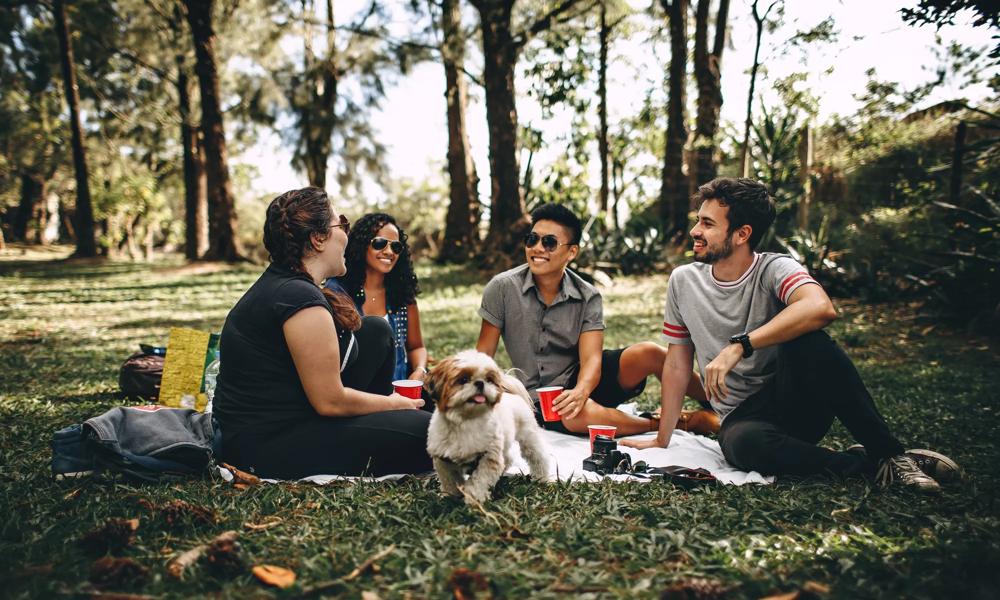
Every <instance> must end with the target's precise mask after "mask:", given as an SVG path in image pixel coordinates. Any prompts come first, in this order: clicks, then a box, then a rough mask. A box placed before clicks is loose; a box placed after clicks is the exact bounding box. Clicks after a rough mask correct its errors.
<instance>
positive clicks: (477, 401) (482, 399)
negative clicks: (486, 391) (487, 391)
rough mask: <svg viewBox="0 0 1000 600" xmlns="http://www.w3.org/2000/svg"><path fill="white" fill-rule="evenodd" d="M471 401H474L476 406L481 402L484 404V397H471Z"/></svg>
mask: <svg viewBox="0 0 1000 600" xmlns="http://www.w3.org/2000/svg"><path fill="white" fill-rule="evenodd" d="M472 399H473V400H475V401H476V404H482V403H483V402H486V396H484V395H482V394H478V395H476V396H473V397H472Z"/></svg>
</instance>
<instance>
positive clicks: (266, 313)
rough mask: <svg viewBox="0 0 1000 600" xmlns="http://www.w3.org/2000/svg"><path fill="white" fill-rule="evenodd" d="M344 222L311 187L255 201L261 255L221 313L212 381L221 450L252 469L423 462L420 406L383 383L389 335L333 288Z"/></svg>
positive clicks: (392, 469) (280, 474)
mask: <svg viewBox="0 0 1000 600" xmlns="http://www.w3.org/2000/svg"><path fill="white" fill-rule="evenodd" d="M349 230H350V222H349V221H348V220H347V218H346V217H345V216H344V215H338V214H337V213H336V212H335V211H334V209H333V206H332V205H331V203H330V199H329V198H328V197H327V195H326V192H324V191H323V190H321V189H319V188H305V189H301V190H292V191H290V192H286V193H284V194H282V195H280V196H278V197H277V198H275V199H274V200H273V201H272V202H271V204H270V206H268V208H267V218H266V221H265V223H264V246H265V247H266V248H267V251H268V253H269V254H270V259H271V264H270V265H269V266H268V267H267V269H266V270H265V271H264V273H263V274H262V275H261V276H260V278H259V279H258V280H257V281H256V283H254V284H253V285H252V286H250V289H249V290H247V292H246V293H245V294H244V295H243V297H242V298H240V300H239V301H238V302H237V303H236V305H235V306H234V307H233V309H232V310H231V311H230V312H229V315H228V316H227V317H226V323H225V325H224V326H223V328H222V338H221V340H220V353H221V356H222V357H223V358H222V362H221V370H220V373H219V379H218V385H217V387H216V391H215V402H214V407H215V415H216V417H217V418H218V421H219V426H220V429H221V430H222V459H223V460H224V461H226V462H228V463H230V464H232V465H235V466H236V467H238V468H240V469H244V470H247V471H250V472H252V473H256V474H257V475H260V476H262V477H274V478H279V479H298V478H301V477H305V476H308V475H318V474H337V475H362V474H367V475H376V476H377V475H385V474H390V473H419V472H423V471H429V470H430V469H431V461H430V458H429V457H428V456H427V450H426V447H427V426H428V424H429V422H430V415H428V413H426V412H424V411H422V410H414V409H418V408H420V407H421V406H423V404H424V402H423V400H420V399H416V400H414V399H410V398H405V397H403V396H400V395H399V394H395V393H393V391H392V384H391V381H392V373H393V370H394V367H395V363H396V360H395V351H394V340H393V334H392V330H391V329H390V327H389V326H388V325H387V324H386V322H385V321H384V320H383V319H380V318H377V317H364V318H362V317H361V316H360V315H359V314H358V312H357V310H356V308H355V306H354V303H353V302H352V301H351V299H350V298H349V297H348V296H347V295H346V294H343V293H337V292H334V291H331V290H328V289H324V288H322V287H321V286H322V283H323V281H325V280H326V279H327V278H329V277H334V276H340V275H343V274H344V272H345V271H346V267H345V265H344V248H345V247H346V246H347V238H348V233H349Z"/></svg>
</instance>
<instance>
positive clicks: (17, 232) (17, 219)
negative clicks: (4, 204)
mask: <svg viewBox="0 0 1000 600" xmlns="http://www.w3.org/2000/svg"><path fill="white" fill-rule="evenodd" d="M44 193H45V182H44V181H42V179H41V178H40V177H39V176H38V175H36V174H34V173H21V201H20V202H19V203H18V205H17V211H16V212H15V213H14V222H13V223H11V227H10V237H11V239H12V240H14V241H15V242H27V241H28V224H29V223H30V222H31V217H32V215H34V214H35V207H36V206H38V203H39V202H41V200H42V195H43V194H44Z"/></svg>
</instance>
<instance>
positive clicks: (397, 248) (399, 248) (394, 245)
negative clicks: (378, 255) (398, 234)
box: [371, 237, 403, 256]
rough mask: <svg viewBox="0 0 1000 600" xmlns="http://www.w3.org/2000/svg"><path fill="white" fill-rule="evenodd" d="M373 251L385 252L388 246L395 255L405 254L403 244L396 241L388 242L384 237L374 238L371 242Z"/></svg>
mask: <svg viewBox="0 0 1000 600" xmlns="http://www.w3.org/2000/svg"><path fill="white" fill-rule="evenodd" d="M371 245H372V250H374V251H376V252H381V251H382V250H385V247H386V246H389V250H392V253H393V254H395V255H397V256H398V255H400V254H402V253H403V242H397V241H395V240H387V239H385V238H384V237H377V238H372V241H371Z"/></svg>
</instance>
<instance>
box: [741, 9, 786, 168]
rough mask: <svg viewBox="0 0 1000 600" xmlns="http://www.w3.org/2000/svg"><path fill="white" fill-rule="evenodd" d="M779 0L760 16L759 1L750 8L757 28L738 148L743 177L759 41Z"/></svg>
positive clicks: (757, 63)
mask: <svg viewBox="0 0 1000 600" xmlns="http://www.w3.org/2000/svg"><path fill="white" fill-rule="evenodd" d="M779 2H781V0H774V2H772V3H771V4H770V6H768V7H767V10H765V11H764V14H763V15H762V14H760V11H759V10H758V8H757V5H758V4H759V3H760V0H754V1H753V5H752V6H751V13H752V15H753V22H754V25H755V26H756V28H757V34H756V38H755V41H754V47H753V66H752V67H751V68H750V90H749V91H748V92H747V116H746V120H745V121H744V122H743V144H742V145H741V146H740V164H741V165H742V168H741V175H742V176H743V177H749V176H750V128H751V126H752V125H753V93H754V88H756V86H757V70H758V69H759V68H760V40H761V37H763V35H764V23H765V22H766V21H767V16H768V15H769V14H770V13H771V9H772V8H774V7H775V6H777V5H778V3H779Z"/></svg>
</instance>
